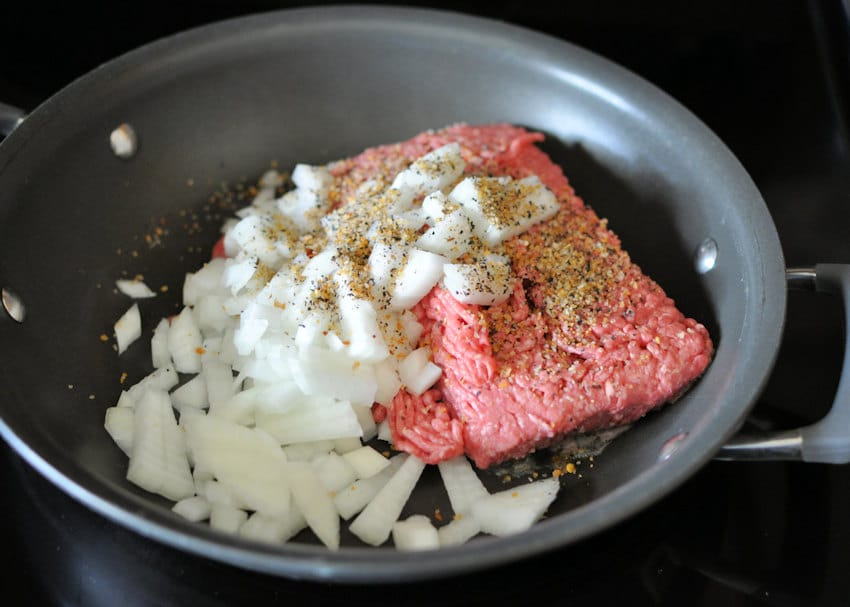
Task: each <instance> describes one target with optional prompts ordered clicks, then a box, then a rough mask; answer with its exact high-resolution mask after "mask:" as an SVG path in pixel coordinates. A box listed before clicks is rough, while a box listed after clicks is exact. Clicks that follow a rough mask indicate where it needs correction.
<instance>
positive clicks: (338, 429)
mask: <svg viewBox="0 0 850 607" xmlns="http://www.w3.org/2000/svg"><path fill="white" fill-rule="evenodd" d="M257 427H258V428H261V429H263V430H265V431H266V432H268V433H269V434H271V435H272V436H273V437H275V439H277V440H278V441H279V443H280V444H282V445H289V444H292V443H304V442H310V441H317V440H327V439H331V440H332V439H336V438H343V437H346V436H360V435H361V434H362V433H363V430H362V429H361V428H360V422H359V421H358V420H357V415H356V414H355V413H354V410H353V409H352V408H351V405H350V404H349V403H347V402H346V401H341V400H334V399H324V398H321V397H316V398H315V402H314V403H313V404H312V405H310V406H306V407H297V408H295V409H292V410H290V411H287V412H286V413H279V414H274V415H268V416H266V417H265V418H263V419H262V420H258V421H257Z"/></svg>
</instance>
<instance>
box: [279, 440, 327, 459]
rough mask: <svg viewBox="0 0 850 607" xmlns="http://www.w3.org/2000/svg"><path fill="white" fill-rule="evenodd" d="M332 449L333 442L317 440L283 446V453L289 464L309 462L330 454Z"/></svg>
mask: <svg viewBox="0 0 850 607" xmlns="http://www.w3.org/2000/svg"><path fill="white" fill-rule="evenodd" d="M333 448H334V441H332V440H317V441H308V442H304V443H294V444H292V445H285V446H284V447H283V452H284V453H286V459H287V460H289V461H290V462H309V461H310V460H312V459H315V458H316V457H318V456H321V455H325V454H327V453H330V452H331V451H333Z"/></svg>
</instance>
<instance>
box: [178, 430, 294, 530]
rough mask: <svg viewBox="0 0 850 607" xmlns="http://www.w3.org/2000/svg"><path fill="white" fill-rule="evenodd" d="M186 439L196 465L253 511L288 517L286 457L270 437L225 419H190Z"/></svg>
mask: <svg viewBox="0 0 850 607" xmlns="http://www.w3.org/2000/svg"><path fill="white" fill-rule="evenodd" d="M186 430H187V431H186V438H187V442H188V445H189V448H190V449H191V451H192V455H193V457H194V459H195V462H196V463H197V465H200V466H202V467H204V468H206V469H208V470H210V471H211V472H212V473H213V474H214V475H215V477H216V478H217V479H218V480H219V482H220V483H222V484H223V485H225V486H226V487H228V488H230V489H231V490H232V491H233V492H234V493H235V494H237V495H239V497H240V499H241V500H242V501H244V503H245V505H246V506H248V507H249V508H250V509H251V510H257V511H260V512H264V513H266V514H270V515H272V516H285V515H286V514H287V510H288V507H289V483H288V482H287V470H286V456H285V455H284V454H283V451H281V450H280V446H279V445H278V443H276V442H275V441H274V440H273V439H272V438H271V437H270V436H268V435H267V434H265V433H264V432H262V431H260V430H255V429H251V428H245V427H243V426H239V425H237V424H234V423H232V422H228V421H226V420H222V419H218V418H214V417H210V416H205V417H197V418H194V419H192V420H191V423H189V424H188V425H187V429H186Z"/></svg>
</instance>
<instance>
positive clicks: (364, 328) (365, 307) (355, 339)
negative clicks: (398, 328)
mask: <svg viewBox="0 0 850 607" xmlns="http://www.w3.org/2000/svg"><path fill="white" fill-rule="evenodd" d="M334 278H335V281H336V283H337V289H338V290H337V307H338V309H339V317H340V323H341V325H342V335H343V337H344V338H345V339H346V340H347V341H348V342H349V343H348V346H347V348H346V350H347V352H346V354H347V355H348V357H349V358H352V359H354V360H357V361H363V362H379V361H381V360H384V359H385V358H386V357H387V356H389V350H388V348H387V344H386V343H385V342H384V338H383V336H382V335H381V330H380V329H379V328H378V320H377V318H378V314H377V311H376V310H375V307H374V306H373V305H372V303H371V302H370V301H367V300H365V299H358V298H356V297H354V293H353V292H352V291H351V287H350V286H348V285H347V284H346V283H345V279H344V278H342V277H341V276H340V275H339V274H337V275H336V276H335V277H334Z"/></svg>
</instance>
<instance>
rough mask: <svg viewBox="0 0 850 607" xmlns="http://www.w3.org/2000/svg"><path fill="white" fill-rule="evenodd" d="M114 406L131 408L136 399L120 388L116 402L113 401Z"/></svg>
mask: <svg viewBox="0 0 850 607" xmlns="http://www.w3.org/2000/svg"><path fill="white" fill-rule="evenodd" d="M139 395H140V396H141V392H139ZM115 406H116V407H122V408H129V409H132V408H133V407H135V406H136V401H135V399H133V397H132V396H130V393H129V392H128V391H127V390H121V395H120V396H119V397H118V402H117V403H115Z"/></svg>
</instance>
